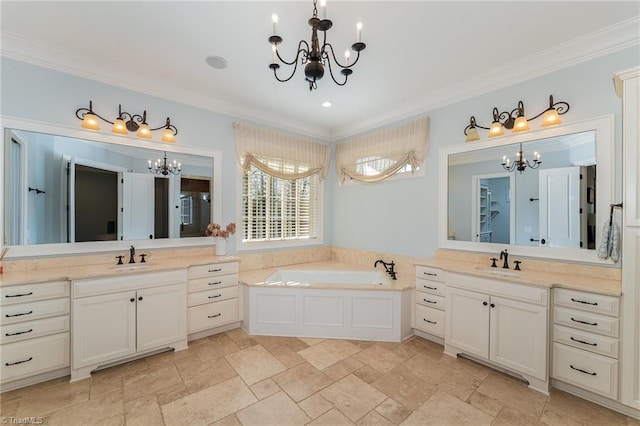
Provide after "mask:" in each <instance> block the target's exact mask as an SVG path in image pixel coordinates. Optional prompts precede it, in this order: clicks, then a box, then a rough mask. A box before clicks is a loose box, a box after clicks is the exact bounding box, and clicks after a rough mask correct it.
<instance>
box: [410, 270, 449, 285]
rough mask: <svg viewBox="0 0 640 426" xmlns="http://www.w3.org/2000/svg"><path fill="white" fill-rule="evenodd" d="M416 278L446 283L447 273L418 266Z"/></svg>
mask: <svg viewBox="0 0 640 426" xmlns="http://www.w3.org/2000/svg"><path fill="white" fill-rule="evenodd" d="M416 278H425V279H428V280H432V281H440V282H445V281H446V280H447V277H446V272H444V271H443V270H441V269H438V268H432V267H430V266H416Z"/></svg>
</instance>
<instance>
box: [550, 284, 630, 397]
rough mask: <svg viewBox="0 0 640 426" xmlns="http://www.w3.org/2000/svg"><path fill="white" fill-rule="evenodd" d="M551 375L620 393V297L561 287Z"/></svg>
mask: <svg viewBox="0 0 640 426" xmlns="http://www.w3.org/2000/svg"><path fill="white" fill-rule="evenodd" d="M553 293H554V308H553V316H554V325H553V361H552V362H553V367H552V373H551V377H552V378H553V379H554V380H560V381H562V382H565V383H569V384H570V385H573V386H577V387H579V388H581V389H585V390H587V391H590V392H593V393H596V394H599V395H602V396H605V397H607V398H611V399H616V398H617V397H618V352H619V351H618V333H619V318H618V315H619V307H620V300H619V298H618V297H613V296H606V295H601V294H595V293H587V292H583V291H576V290H568V289H563V288H557V289H554V290H553Z"/></svg>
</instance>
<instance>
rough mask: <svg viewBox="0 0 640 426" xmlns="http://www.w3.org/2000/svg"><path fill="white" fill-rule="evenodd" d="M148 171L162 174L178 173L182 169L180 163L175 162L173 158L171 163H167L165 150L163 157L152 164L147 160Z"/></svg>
mask: <svg viewBox="0 0 640 426" xmlns="http://www.w3.org/2000/svg"><path fill="white" fill-rule="evenodd" d="M149 171H150V172H151V173H154V174H156V175H162V176H168V175H179V174H180V172H181V171H182V164H180V163H177V162H176V160H173V162H172V163H167V151H165V152H164V158H163V159H160V158H159V159H158V160H157V161H156V162H154V163H153V164H152V163H151V160H149Z"/></svg>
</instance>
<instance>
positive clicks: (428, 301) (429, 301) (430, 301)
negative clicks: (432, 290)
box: [422, 299, 438, 305]
mask: <svg viewBox="0 0 640 426" xmlns="http://www.w3.org/2000/svg"><path fill="white" fill-rule="evenodd" d="M422 300H424V301H425V302H427V303H433V304H434V305H436V304H438V302H434V301H433V300H429V299H422Z"/></svg>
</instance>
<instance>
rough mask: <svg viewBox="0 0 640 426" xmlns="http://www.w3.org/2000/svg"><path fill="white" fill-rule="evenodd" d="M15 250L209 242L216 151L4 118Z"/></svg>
mask: <svg viewBox="0 0 640 426" xmlns="http://www.w3.org/2000/svg"><path fill="white" fill-rule="evenodd" d="M2 123H3V134H4V146H3V150H2V164H3V165H4V172H3V174H2V180H3V182H2V199H3V208H2V217H3V220H2V223H3V227H2V241H3V246H8V247H9V248H10V249H9V251H8V257H9V258H14V257H25V256H29V257H31V256H42V255H64V254H73V253H95V252H101V251H111V250H120V249H122V248H123V247H125V248H126V247H129V245H132V244H133V245H135V246H136V247H139V248H142V249H145V248H146V249H148V248H162V247H181V246H182V247H184V246H199V245H207V244H211V243H212V241H211V239H210V238H207V237H205V234H204V230H205V229H206V226H207V224H208V223H210V222H212V221H215V220H216V218H219V217H220V213H221V203H220V189H221V182H220V180H221V173H220V167H219V165H220V159H221V155H220V153H219V152H218V151H213V150H203V149H197V148H189V147H184V146H181V145H178V144H166V143H160V142H154V141H146V140H140V139H137V138H129V137H120V136H116V135H110V134H105V133H100V132H95V133H94V132H88V131H85V130H73V129H71V130H70V129H67V128H59V127H55V126H50V125H46V124H39V123H32V122H24V121H22V120H13V119H6V118H3V121H2Z"/></svg>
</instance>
